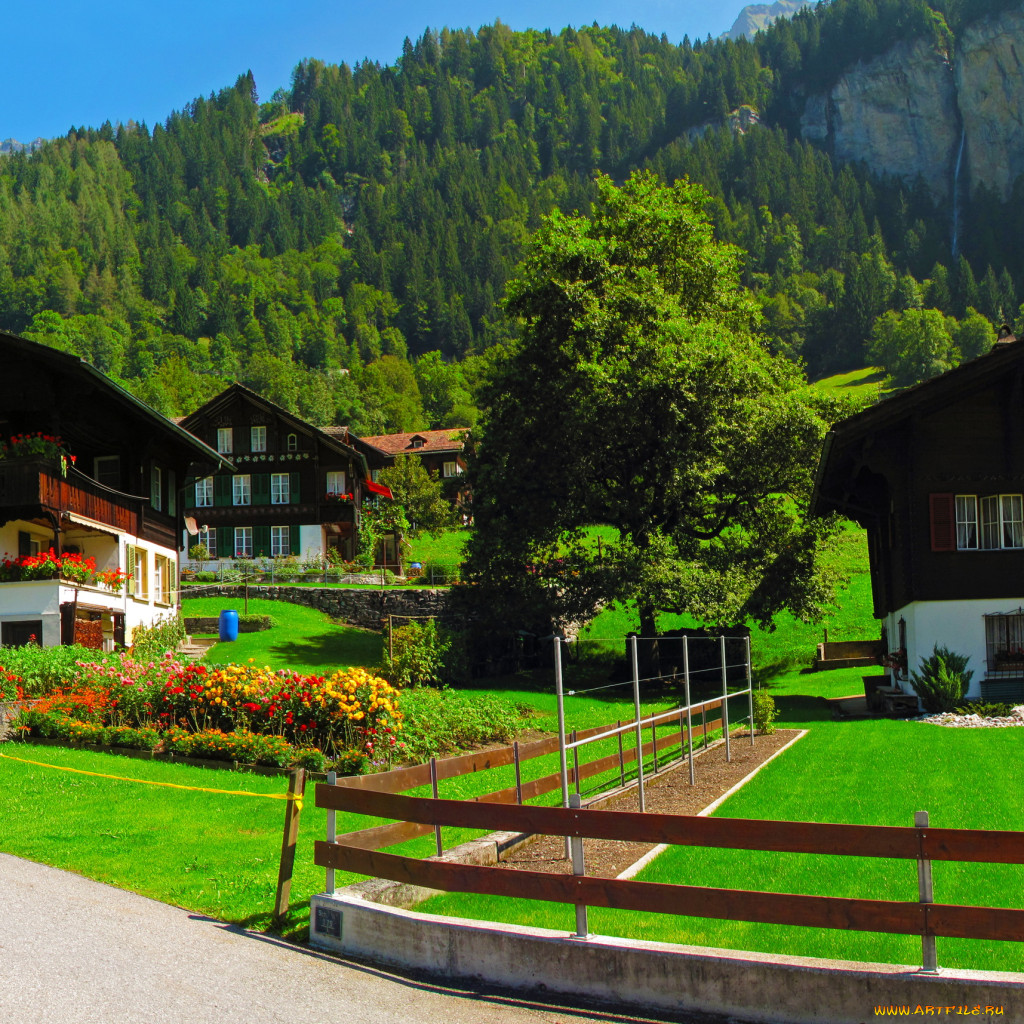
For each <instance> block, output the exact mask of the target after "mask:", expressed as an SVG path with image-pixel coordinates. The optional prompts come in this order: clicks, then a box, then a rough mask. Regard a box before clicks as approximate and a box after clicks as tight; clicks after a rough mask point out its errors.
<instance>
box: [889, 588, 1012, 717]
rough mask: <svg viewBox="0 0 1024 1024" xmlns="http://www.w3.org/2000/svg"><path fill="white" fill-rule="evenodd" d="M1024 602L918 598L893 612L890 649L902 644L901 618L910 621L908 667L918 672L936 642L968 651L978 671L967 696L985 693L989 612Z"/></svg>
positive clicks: (971, 665) (972, 666) (971, 664)
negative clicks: (987, 619) (987, 615)
mask: <svg viewBox="0 0 1024 1024" xmlns="http://www.w3.org/2000/svg"><path fill="white" fill-rule="evenodd" d="M1022 606H1024V597H1019V598H1017V597H1013V598H1005V599H1002V600H998V599H997V600H991V599H990V600H977V601H915V602H914V603H913V604H908V605H907V606H906V607H904V608H900V609H899V610H897V611H895V612H892V614H890V615H889V616H888V618H887V619H886V631H887V633H888V636H889V650H890V651H895V650H896V648H897V647H898V646H899V636H900V631H899V620H900V618H901V617H902V618H903V619H905V620H906V623H907V668H908V671H909V672H916V671H917V670H918V669H919V668H920V666H921V659H922V658H927V657H928V656H929V655H930V654H931V653H932V649H933V648H934V646H935V645H936V644H939V645H940V646H942V647H948V648H949V649H950V650H951V651H955V652H956V653H957V654H966V655H967V656H968V657H969V658H970V661H969V662H968V663H967V668H968V670H969V671H971V672H973V673H974V678H973V679H972V680H971V685H970V689H968V691H967V696H968V697H970V698H977V697H980V696H981V681H982V679H984V678H985V619H984V616H985V615H986V614H991V613H993V612H998V613H1001V614H1006V613H1009V612H1015V611H1016V610H1017V609H1018V608H1020V607H1022Z"/></svg>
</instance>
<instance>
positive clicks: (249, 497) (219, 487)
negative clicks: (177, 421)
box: [181, 384, 398, 568]
mask: <svg viewBox="0 0 1024 1024" xmlns="http://www.w3.org/2000/svg"><path fill="white" fill-rule="evenodd" d="M181 426H182V427H183V428H184V429H186V430H188V431H190V432H191V433H193V434H194V435H195V436H196V437H198V438H200V439H202V440H203V441H204V442H206V444H208V445H210V446H211V447H212V448H214V449H216V450H217V451H218V452H219V453H221V454H222V455H223V456H224V457H225V458H229V459H231V460H232V462H233V464H234V468H233V469H231V470H222V471H220V472H216V473H209V472H205V471H204V469H203V467H202V466H197V467H196V468H195V471H194V473H193V474H192V477H191V478H190V481H189V486H188V488H187V489H186V492H185V513H186V516H187V517H188V519H189V520H190V522H189V524H188V525H189V526H190V527H191V528H193V529H194V530H195V531H196V532H195V533H188V534H187V535H186V536H185V537H184V538H183V542H184V546H185V550H186V553H187V551H188V549H189V548H190V547H191V546H193V545H195V544H197V543H199V544H202V545H204V546H205V547H206V549H207V551H208V552H209V555H210V561H212V562H214V563H215V564H219V563H220V562H221V561H223V560H229V561H235V560H237V559H249V558H281V557H288V556H300V557H302V558H305V559H318V558H320V557H321V556H326V555H328V553H329V552H331V551H332V549H333V550H334V551H336V552H337V557H338V558H339V559H340V560H343V561H351V560H352V559H353V558H355V555H356V549H357V534H358V530H359V522H360V516H361V510H362V508H363V503H364V502H365V501H367V500H372V499H374V498H375V497H378V496H380V497H384V498H390V496H391V495H390V492H389V491H388V490H387V488H384V487H381V486H379V485H378V484H375V483H374V482H373V480H372V473H373V471H374V470H375V469H379V468H380V467H381V466H383V465H384V464H385V459H384V457H383V455H382V454H381V453H380V452H379V451H377V449H375V448H373V447H372V446H370V445H367V444H366V443H364V442H363V441H362V440H360V439H359V438H358V437H356V436H355V435H354V434H352V433H351V432H350V431H349V430H348V428H347V427H328V428H323V429H321V428H318V427H314V426H312V425H311V424H309V423H307V422H305V421H304V420H302V419H301V418H300V417H298V416H295V415H293V414H292V413H290V412H288V411H287V410H285V409H282V408H281V407H280V406H279V405H276V404H275V403H273V402H271V401H269V400H267V399H265V398H263V397H261V396H260V395H258V394H256V393H255V392H254V391H250V390H249V389H248V388H246V387H244V386H243V385H241V384H232V385H231V386H230V387H228V388H226V389H225V390H224V391H222V392H221V393H220V394H219V395H217V396H216V397H214V398H212V399H210V401H208V402H207V403H206V404H205V405H203V406H202V407H201V408H199V409H197V410H196V411H195V412H194V413H192V414H191V415H190V416H186V417H185V418H184V419H183V420H181ZM377 562H378V564H384V565H387V566H390V567H394V568H397V566H398V552H397V550H396V545H395V542H394V539H393V538H391V537H389V538H387V539H386V540H385V542H384V544H383V545H382V549H381V550H380V551H379V552H378V557H377Z"/></svg>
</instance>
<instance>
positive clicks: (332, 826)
mask: <svg viewBox="0 0 1024 1024" xmlns="http://www.w3.org/2000/svg"><path fill="white" fill-rule="evenodd" d="M337 784H338V773H337V772H328V773H327V785H328V786H336V785H337ZM337 838H338V812H337V811H334V810H330V811H328V812H327V842H329V843H333V842H334V841H335V840H336V839H337ZM324 889H325V890H326V892H327V895H328V896H333V895H334V868H328V869H327V884H326V885H325V886H324Z"/></svg>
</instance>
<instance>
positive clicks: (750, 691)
mask: <svg viewBox="0 0 1024 1024" xmlns="http://www.w3.org/2000/svg"><path fill="white" fill-rule="evenodd" d="M745 648H746V654H747V703H748V704H749V705H750V745H751V746H753V745H754V679H753V672H751V670H750V637H749V636H748V637H747V638H746V645H745Z"/></svg>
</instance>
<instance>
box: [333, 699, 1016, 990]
mask: <svg viewBox="0 0 1024 1024" xmlns="http://www.w3.org/2000/svg"><path fill="white" fill-rule="evenodd" d="M707 704H708V705H709V707H710V706H715V707H717V706H719V705H720V700H717V701H709V702H707ZM669 719H672V720H674V721H678V720H679V719H680V712H678V711H672V712H668V713H666V714H662V715H659V716H655V721H654V722H653V723H652V724H653V726H654V728H655V729H656V728H657V725H658V724H659V720H660V724H662V725H664V724H665V723H666V722H667V721H668V720H669ZM716 726H718V727H720V721H717V720H716V721H715V722H711V723H708V728H709V729H713V728H715V727H716ZM602 728H605V727H598V728H596V729H592V730H588V731H587V733H583V732H581V733H579V734H578V736H579V737H580V738H583V737H584V736H585V735H596V734H598V733H600V732H601V731H602ZM682 733H685V723H684V724H683V728H682V731H681V734H682ZM557 749H558V741H557V738H551V739H545V740H540V741H538V742H536V743H531V744H527V745H524V746H522V747H519V746H518V745H514V746H512V747H503V748H500V749H497V750H489V751H483V752H479V753H472V754H466V755H463V756H461V757H457V758H450V759H447V760H445V761H437V762H432V763H431V764H424V765H418V766H415V767H412V768H404V769H398V770H396V771H392V772H387V773H382V774H380V775H369V776H355V777H351V778H341V779H337V780H336V781H335V782H334V783H329V784H326V785H325V784H319V785H317V787H316V805H317V806H318V807H323V808H325V809H327V811H328V839H327V841H318V842H317V843H316V845H315V863H316V864H317V865H318V866H320V867H323V868H326V869H327V870H328V887H327V888H328V892H331V891H333V876H334V871H335V870H341V871H349V872H353V873H356V874H361V875H369V876H371V877H375V878H386V879H390V880H393V881H396V882H404V883H407V884H410V885H415V886H422V887H425V888H429V889H439V890H442V891H446V892H465V893H478V894H486V895H497V896H511V897H518V898H524V899H539V900H547V901H552V902H556V903H567V904H573V905H575V906H576V907H577V920H578V921H579V920H580V909H581V908H585V907H587V906H593V907H612V908H615V909H619V910H637V911H649V912H652V913H667V914H678V915H681V916H687V917H705V918H714V919H721V920H733V921H750V922H757V923H762V924H788V925H802V926H805V927H812V928H840V929H853V930H857V931H871V932H883V933H890V934H903V935H920V936H921V938H922V950H923V959H924V967H925V970H932V971H933V970H936V969H937V964H936V956H935V938H936V937H937V936H943V937H949V938H972V939H989V940H1003V941H1022V940H1024V910H1016V909H1008V908H994V907H975V906H960V905H952V904H941V903H935V902H933V894H932V883H931V862H932V861H936V860H945V861H961V862H968V863H979V864H982V863H984V864H1024V832H1008V831H987V830H979V829H948V828H930V827H928V823H927V814H926V813H925V812H920V813H919V814H918V816H917V818H916V819H915V821H916V823H915V825H914V826H913V827H899V826H872V825H842V824H822V823H816V822H793V821H765V820H752V819H745V818H711V817H691V816H685V815H674V814H662V813H638V812H635V811H609V810H600V811H598V810H593V809H588V808H580V807H575V806H573V807H569V808H563V807H531V806H526V805H525V804H524V801H525V800H528V799H531V798H532V797H535V796H539V795H541V794H542V793H547V792H550V791H552V790H554V789H557V788H559V786H560V785H561V778H560V775H559V774H553V775H548V776H545V777H543V778H540V779H536V780H533V781H532V782H526V783H522V782H521V781H519V770H518V766H519V763H520V762H521V761H523V760H527V759H529V758H532V757H538V756H540V755H542V754H550V753H554V752H555V751H556V750H557ZM656 749H657V740H656V738H655V735H654V734H653V729H652V740H651V741H648V742H646V743H644V744H643V750H644V756H647V755H648V754H650V753H652V752H653V751H654V750H656ZM635 757H636V751H635V748H634V749H633V750H626V751H623V750H622V749H621V747H620V750H619V752H618V753H615V754H612V755H610V756H608V757H603V758H599V759H598V760H596V761H592V762H590V763H588V764H585V765H582V766H579V767H578V770H577V769H576V768H575V767H574V768H573V769H571V774H572V776H573V783H574V784H575V785H576V786H577V792H578V784H579V780H580V779H582V778H586V777H588V776H592V775H595V774H598V773H600V772H605V771H609V770H613V769H614V768H616V767H620V770H621V769H622V766H623V765H624V763H625V762H626V761H628V760H634V759H635ZM676 763H679V762H678V761H677V762H676ZM510 764H515V765H516V769H517V771H516V775H517V785H516V786H515V787H510V788H506V789H502V790H499V791H498V792H495V793H490V794H488V795H486V796H482V797H478V798H476V799H475V800H445V799H439V798H438V797H437V795H436V794H437V787H436V782H437V781H438V780H441V779H447V778H454V777H457V776H459V775H464V774H467V773H470V772H476V771H482V770H485V769H489V768H496V767H501V766H507V765H510ZM431 783H434V786H433V792H434V794H435V795H434V797H432V798H430V797H427V798H424V797H412V796H406V795H402V792H403V791H405V790H409V789H413V788H416V787H420V786H427V785H430V784H431ZM574 803H578V799H574ZM337 811H344V812H350V813H356V814H365V815H372V816H375V817H380V818H390V819H393V820H394V822H395V823H394V824H389V825H381V826H377V827H374V828H368V829H363V830H360V831H357V832H350V833H347V834H345V835H340V836H335V834H334V827H333V823H334V820H335V815H334V813H331V812H337ZM442 826H457V827H462V828H468V829H476V830H482V831H502V832H519V833H524V834H539V835H553V836H565V837H567V839H569V840H570V841H571V842H573V843H574V844H576V845H575V847H574V851H573V854H574V856H573V860H574V872H575V873H574V874H573V875H561V874H558V875H554V874H547V873H544V872H537V871H526V870H523V871H520V870H515V871H509V870H507V869H504V868H495V867H489V866H479V865H473V864H460V863H454V862H446V861H438V860H420V859H417V858H414V857H405V856H398V855H395V854H389V853H382V852H380V851H381V850H382V849H383V848H384V847H388V846H392V845H394V844H396V843H400V842H403V841H405V840H407V839H412V838H414V837H416V836H420V835H425V834H427V833H429V832H431V831H434V832H435V833H436V834H437V835H438V836H440V829H441V827H442ZM584 838H586V839H605V840H623V839H625V840H629V841H631V842H643V843H650V844H652V845H657V844H666V845H679V846H700V847H714V848H724V849H738V850H762V851H770V852H778V853H803V854H829V855H834V856H851V857H878V858H897V859H904V860H914V861H916V862H917V866H918V880H919V891H918V900H916V901H909V900H908V901H891V900H875V899H862V898H845V897H838V896H809V895H803V894H796V893H774V892H761V891H748V890H738V889H720V888H710V887H704V886H688V885H674V884H665V883H654V882H637V881H632V880H629V881H626V880H618V879H606V878H592V877H586V875H585V873H584V868H583V862H582V842H581V841H582V839H584ZM438 852H440V841H439V842H438ZM577 855H578V856H577ZM583 920H584V921H585V917H584V918H583ZM578 927H579V926H578ZM584 933H585V932H584Z"/></svg>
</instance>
